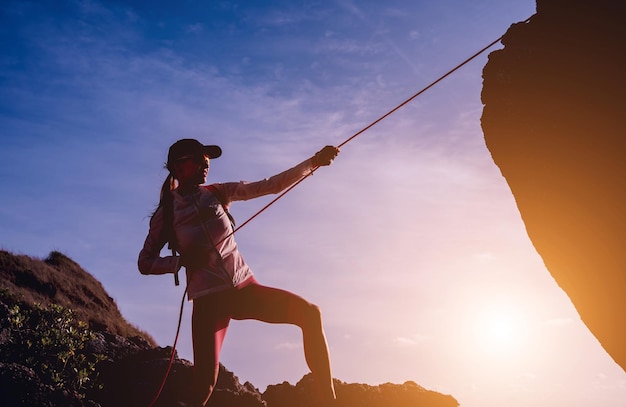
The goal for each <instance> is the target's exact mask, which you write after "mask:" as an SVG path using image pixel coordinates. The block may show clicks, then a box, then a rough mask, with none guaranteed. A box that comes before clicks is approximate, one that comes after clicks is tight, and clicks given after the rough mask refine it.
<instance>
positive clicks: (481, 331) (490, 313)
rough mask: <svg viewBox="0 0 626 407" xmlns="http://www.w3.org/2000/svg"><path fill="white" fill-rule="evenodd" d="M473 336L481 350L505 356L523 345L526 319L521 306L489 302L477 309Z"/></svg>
mask: <svg viewBox="0 0 626 407" xmlns="http://www.w3.org/2000/svg"><path fill="white" fill-rule="evenodd" d="M473 325H474V336H475V339H476V342H477V345H478V346H479V347H480V348H481V349H482V350H483V352H485V353H487V354H491V355H499V356H505V355H509V354H512V353H515V352H517V351H519V350H520V348H521V347H522V346H523V344H524V341H525V339H526V336H527V333H528V329H527V328H528V327H527V320H526V318H525V315H524V313H523V312H522V309H521V307H516V306H513V305H511V304H507V303H491V304H488V305H486V306H485V307H484V308H482V309H481V310H479V311H477V313H476V315H475V319H474V324H473Z"/></svg>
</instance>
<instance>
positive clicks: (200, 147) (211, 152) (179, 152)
mask: <svg viewBox="0 0 626 407" xmlns="http://www.w3.org/2000/svg"><path fill="white" fill-rule="evenodd" d="M198 154H200V155H207V156H208V157H209V158H217V157H219V156H221V155H222V149H221V148H220V147H219V146H215V145H206V146H205V145H204V144H202V143H201V142H199V141H198V140H196V139H192V138H184V139H180V140H178V141H177V142H176V143H174V144H172V145H171V146H170V150H169V152H168V153H167V164H168V167H169V165H170V164H172V163H173V162H174V161H176V160H178V159H180V158H183V157H185V156H190V155H198Z"/></svg>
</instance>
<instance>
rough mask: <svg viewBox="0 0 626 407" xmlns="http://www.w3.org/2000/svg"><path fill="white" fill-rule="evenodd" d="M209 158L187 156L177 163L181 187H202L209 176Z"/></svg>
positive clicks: (177, 176) (177, 173)
mask: <svg viewBox="0 0 626 407" xmlns="http://www.w3.org/2000/svg"><path fill="white" fill-rule="evenodd" d="M209 165H210V160H209V157H208V156H206V155H205V156H187V157H182V158H180V159H178V160H177V161H176V164H175V168H176V178H177V179H178V182H180V184H181V185H200V184H204V183H205V182H206V177H207V175H208V174H209Z"/></svg>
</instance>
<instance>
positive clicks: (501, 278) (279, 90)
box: [0, 0, 626, 407]
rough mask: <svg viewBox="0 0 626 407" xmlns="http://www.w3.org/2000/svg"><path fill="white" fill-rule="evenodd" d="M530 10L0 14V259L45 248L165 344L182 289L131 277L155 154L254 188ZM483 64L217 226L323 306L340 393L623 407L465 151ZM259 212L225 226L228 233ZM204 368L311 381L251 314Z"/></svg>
mask: <svg viewBox="0 0 626 407" xmlns="http://www.w3.org/2000/svg"><path fill="white" fill-rule="evenodd" d="M534 12H535V3H534V1H526V0H475V1H472V2H467V1H464V0H443V1H435V0H414V1H398V0H388V1H384V2H379V1H371V0H365V1H359V2H357V1H354V0H319V1H307V2H303V1H276V0H267V1H263V2H254V1H211V2H209V1H205V2H201V1H189V0H181V1H177V2H171V1H149V2H148V1H122V0H109V1H106V2H105V1H98V0H71V1H70V0H54V1H52V0H50V1H26V0H20V1H17V0H5V1H3V5H2V7H1V8H0V19H1V20H0V44H1V45H0V47H1V49H2V53H1V55H0V183H1V185H2V186H3V193H2V194H0V248H2V249H4V250H9V251H11V252H13V253H17V254H27V255H30V256H33V257H38V258H45V257H46V256H47V255H48V253H49V252H50V251H52V250H57V251H61V252H63V253H65V254H66V255H68V256H69V257H71V258H72V259H74V260H75V261H76V262H78V263H79V264H80V265H81V266H82V267H83V268H85V269H86V270H88V271H89V272H90V273H91V274H93V275H94V276H95V277H96V278H97V279H98V280H100V281H101V282H102V284H103V285H104V287H105V289H106V290H107V291H108V293H109V294H110V295H111V296H112V297H113V298H114V299H115V301H116V302H117V304H118V306H119V308H120V310H121V311H122V313H123V315H124V316H125V317H126V318H127V319H128V320H129V321H130V322H131V323H133V324H134V325H136V326H137V327H139V328H141V329H143V330H145V331H146V332H148V333H149V334H151V335H152V336H153V337H154V339H155V340H156V341H157V343H158V344H159V345H160V346H167V345H171V344H172V343H173V340H174V335H175V332H176V322H177V317H178V311H179V305H180V301H181V298H182V295H183V292H184V287H183V286H178V287H176V286H174V283H173V278H172V276H170V275H168V276H142V275H141V274H140V273H139V272H138V270H137V266H136V261H137V255H138V253H139V250H140V249H141V247H142V245H143V241H144V239H145V236H146V233H147V230H148V222H149V216H150V214H151V212H152V211H153V210H154V209H155V207H156V204H157V202H158V192H159V188H160V185H161V183H162V181H163V179H164V178H165V177H166V175H167V173H166V170H165V169H164V168H163V164H164V162H165V160H166V154H167V148H168V147H169V146H170V145H171V144H172V143H173V142H174V141H176V140H177V139H179V138H188V137H193V138H197V139H199V140H202V141H203V142H205V143H207V144H219V145H220V146H221V147H222V149H223V151H224V154H223V156H222V157H220V158H219V159H216V160H214V161H213V162H212V164H211V171H210V174H209V181H210V182H227V181H239V180H249V181H254V180H258V179H262V178H265V177H268V176H271V175H273V174H275V173H278V172H280V171H282V170H284V169H287V168H290V167H291V166H293V165H295V164H297V163H299V162H301V161H302V160H305V159H307V158H308V157H310V156H311V155H313V154H314V153H315V152H316V151H318V150H319V149H321V148H322V147H323V146H324V145H327V144H333V145H338V144H340V143H342V142H343V141H344V140H346V139H348V138H349V137H350V136H352V135H353V134H355V133H356V132H357V131H359V130H360V129H362V128H364V127H365V126H367V125H368V124H370V123H371V122H373V121H374V120H376V119H378V118H379V117H380V116H382V115H383V114H385V113H386V112H388V111H389V110H391V109H392V108H393V107H395V106H396V105H397V104H398V103H400V102H402V101H403V100H405V99H406V98H407V97H409V96H411V95H413V94H414V93H416V92H417V91H419V90H420V89H422V88H423V87H425V86H426V85H428V84H429V83H431V82H432V81H433V80H435V79H437V78H438V77H439V76H440V75H442V74H444V73H445V72H447V71H448V70H449V69H451V68H452V67H454V66H455V65H457V64H458V63H460V62H461V61H463V60H464V59H465V58H467V57H469V56H470V55H472V54H473V53H474V52H476V51H478V50H480V49H481V48H482V47H484V46H485V45H487V44H489V43H490V42H491V41H493V40H495V39H497V38H499V37H500V36H501V35H502V34H504V33H505V32H506V30H507V29H508V27H509V26H510V25H511V24H513V23H515V22H519V21H523V20H525V19H526V18H528V17H529V16H531V15H532V14H534ZM498 48H501V45H500V44H497V45H496V46H494V47H493V48H492V49H491V50H496V49H498ZM487 58H488V57H487V53H485V54H482V55H481V56H479V57H478V58H476V59H475V60H473V61H472V62H471V63H470V64H468V65H466V66H465V67H463V68H462V69H461V70H459V71H457V72H456V73H455V74H454V75H452V76H450V77H448V78H447V79H445V80H444V81H442V82H441V83H439V84H438V85H436V86H435V87H433V88H432V89H430V90H428V91H427V92H425V93H424V94H423V95H421V96H420V97H418V98H416V99H415V100H413V101H412V102H411V103H410V104H408V105H406V106H405V107H403V108H402V109H400V110H398V111H397V112H395V113H394V114H392V115H391V116H389V117H388V118H386V119H385V120H383V121H382V122H380V123H379V124H377V125H376V126H374V127H373V128H372V129H370V130H368V131H366V132H364V133H363V134H361V135H360V136H358V137H357V138H355V139H353V140H352V141H350V142H349V143H348V144H346V145H344V146H343V147H342V150H341V153H340V154H339V156H338V157H337V158H336V160H335V162H334V163H333V164H332V165H331V166H330V167H325V168H322V169H320V170H319V171H317V172H316V173H315V174H314V175H313V176H312V177H310V178H308V179H307V180H305V181H304V182H303V183H302V184H300V185H299V186H298V187H296V188H295V189H294V190H292V191H291V192H289V193H288V194H287V195H285V196H284V197H283V198H281V199H280V200H279V201H277V202H276V203H275V204H274V205H272V206H271V207H270V208H269V209H268V210H266V211H265V212H264V213H263V214H262V215H261V216H259V217H258V218H256V219H255V220H254V221H252V222H251V223H249V224H248V225H247V226H246V227H245V228H243V229H241V230H240V231H239V232H238V233H237V240H238V242H239V246H240V250H241V251H242V253H243V255H244V257H245V258H246V261H247V262H248V263H249V264H250V266H251V268H252V269H253V271H254V272H255V275H256V277H257V279H258V280H259V281H260V282H262V283H264V284H267V285H272V286H276V287H280V288H284V289H287V290H291V291H293V292H295V293H297V294H300V295H302V296H303V297H305V298H307V299H308V300H309V301H311V302H313V303H315V304H317V305H319V306H320V307H321V309H322V313H323V318H324V324H325V329H326V334H327V338H328V342H329V347H330V352H331V358H332V363H333V375H334V377H336V378H338V379H339V380H341V381H344V382H349V383H355V382H358V383H367V384H371V385H377V384H381V383H386V382H392V383H403V382H405V381H409V380H411V381H414V382H416V383H418V384H420V385H422V386H424V387H426V388H428V389H431V390H435V391H439V392H442V393H445V394H451V395H452V396H454V397H455V398H456V399H457V400H458V401H459V402H460V404H461V406H463V407H492V406H493V407H495V406H498V407H500V406H503V405H506V406H508V407H522V406H534V407H537V406H539V407H541V406H550V407H565V406H567V407H596V406H599V405H601V406H604V407H624V406H626V401H625V400H626V374H625V373H624V371H623V370H622V369H621V368H620V367H619V366H618V365H616V364H615V363H614V361H613V360H612V359H611V358H610V356H609V355H607V354H606V352H605V351H604V350H603V349H602V347H601V346H600V344H599V343H598V341H597V340H596V339H595V338H594V337H593V335H592V334H591V333H590V332H589V331H588V329H587V328H586V327H585V325H584V324H583V323H582V322H581V320H580V318H579V316H578V314H577V312H576V310H575V308H574V306H573V305H572V304H571V302H570V301H569V299H568V298H567V296H566V295H565V294H564V292H563V291H562V290H561V289H560V288H559V287H558V285H557V284H556V282H555V281H554V280H553V279H552V278H551V276H550V274H549V273H548V271H547V270H546V268H545V266H544V264H543V262H542V259H541V257H540V256H539V255H538V254H537V252H536V251H535V249H534V247H533V246H532V243H531V242H530V240H529V238H528V236H527V234H526V231H525V228H524V224H523V222H522V220H521V218H520V215H519V212H518V210H517V207H516V204H515V200H514V198H513V196H512V194H511V192H510V189H509V187H508V185H507V184H506V181H505V179H504V178H503V177H502V175H501V173H500V171H499V169H498V168H497V166H496V165H495V164H494V163H493V161H492V159H491V156H490V154H489V151H488V149H487V148H486V146H485V143H484V139H483V134H482V131H481V127H480V116H481V111H482V103H481V100H480V92H481V86H482V77H481V72H482V68H483V67H484V65H485V64H486V62H487ZM270 199H271V197H269V198H268V197H264V198H259V199H256V200H252V201H248V202H241V203H239V202H238V203H235V204H233V206H232V207H231V212H232V213H233V215H234V216H235V218H236V219H237V220H238V222H239V223H240V224H241V223H242V222H243V221H245V220H246V219H248V218H249V217H250V216H251V215H253V214H254V213H255V212H256V211H258V210H259V209H261V207H263V206H264V205H265V204H266V203H267V202H269V200H270ZM163 254H164V255H165V254H167V253H166V251H164V252H163ZM190 314H191V304H190V303H186V304H185V309H184V314H183V325H182V332H181V337H180V340H179V353H180V356H181V357H183V358H186V359H188V360H192V359H193V356H192V352H191V335H190V324H189V320H190ZM222 362H223V363H224V365H225V366H226V368H228V369H229V370H231V371H233V372H234V373H235V374H236V375H237V376H238V377H239V379H240V380H241V381H242V382H245V381H250V382H251V383H252V384H254V385H255V386H256V387H258V388H259V389H260V390H261V391H264V390H265V387H266V386H267V385H271V384H277V383H282V382H283V381H289V382H291V383H292V384H295V383H296V382H297V381H298V380H299V379H300V378H301V377H302V376H303V375H304V374H306V373H307V367H306V364H305V361H304V357H303V353H302V343H301V334H300V332H299V330H298V329H297V328H295V327H293V326H282V325H266V324H263V323H259V322H255V321H235V322H233V323H232V324H231V327H230V330H229V333H228V336H227V339H226V343H225V345H224V349H223V353H222Z"/></svg>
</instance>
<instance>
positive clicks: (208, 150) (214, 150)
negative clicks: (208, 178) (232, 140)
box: [202, 146, 222, 158]
mask: <svg viewBox="0 0 626 407" xmlns="http://www.w3.org/2000/svg"><path fill="white" fill-rule="evenodd" d="M202 150H203V152H204V154H206V155H207V156H208V157H209V158H217V157H219V156H221V155H222V149H221V148H220V147H219V146H204V147H203V149H202Z"/></svg>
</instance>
